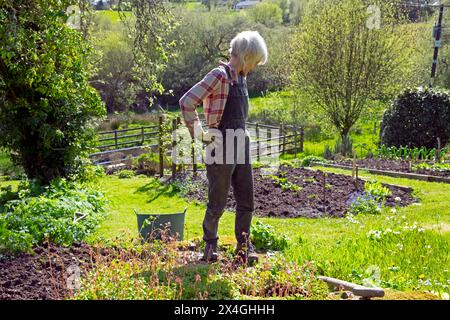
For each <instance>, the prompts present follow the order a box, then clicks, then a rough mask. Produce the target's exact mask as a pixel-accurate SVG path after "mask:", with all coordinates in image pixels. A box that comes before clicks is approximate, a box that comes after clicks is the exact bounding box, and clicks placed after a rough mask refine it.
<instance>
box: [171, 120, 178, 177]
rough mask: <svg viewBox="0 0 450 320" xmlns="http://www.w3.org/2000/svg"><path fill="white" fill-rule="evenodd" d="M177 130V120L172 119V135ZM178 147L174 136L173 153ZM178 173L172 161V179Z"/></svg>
mask: <svg viewBox="0 0 450 320" xmlns="http://www.w3.org/2000/svg"><path fill="white" fill-rule="evenodd" d="M175 130H177V119H172V134H173V133H174V132H175ZM176 145H177V142H176V141H175V139H173V136H172V152H173V150H174V149H175V146H176ZM176 172H177V165H176V164H175V162H174V161H173V159H172V179H173V178H175V173H176Z"/></svg>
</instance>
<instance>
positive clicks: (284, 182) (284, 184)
mask: <svg viewBox="0 0 450 320" xmlns="http://www.w3.org/2000/svg"><path fill="white" fill-rule="evenodd" d="M283 173H284V172H283V171H282V172H280V177H279V176H276V175H269V177H270V178H271V179H272V180H273V181H274V182H275V185H276V186H277V187H280V188H281V189H283V190H284V191H289V190H290V191H293V192H298V191H300V190H301V189H302V188H301V187H300V186H298V185H296V184H293V183H291V182H290V181H288V179H287V178H283V176H285V175H286V173H284V175H283Z"/></svg>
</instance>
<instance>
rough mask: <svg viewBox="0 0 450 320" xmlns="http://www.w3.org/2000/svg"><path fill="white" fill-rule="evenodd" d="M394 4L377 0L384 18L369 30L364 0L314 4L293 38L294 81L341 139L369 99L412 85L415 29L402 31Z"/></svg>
mask: <svg viewBox="0 0 450 320" xmlns="http://www.w3.org/2000/svg"><path fill="white" fill-rule="evenodd" d="M395 2H396V1H383V0H378V1H374V2H372V3H371V4H372V5H376V6H378V7H379V8H380V10H381V12H382V15H381V17H380V26H379V27H378V26H375V25H374V26H373V27H368V25H367V24H368V21H371V20H373V16H372V14H371V13H370V12H369V10H367V4H366V1H364V0H337V1H319V0H317V1H309V3H308V8H307V10H306V12H305V15H304V17H303V21H302V23H301V24H300V25H299V27H298V30H297V32H296V33H295V35H294V38H293V41H292V46H291V52H292V59H291V61H290V63H289V65H290V66H291V75H292V77H291V79H292V83H293V85H294V87H295V88H297V89H298V90H299V91H303V92H305V93H306V94H307V95H308V96H309V97H310V99H311V100H312V101H314V102H315V103H317V105H319V106H320V107H321V108H322V109H323V111H324V112H325V114H326V116H327V119H328V120H329V122H330V123H331V124H332V125H333V126H334V127H335V128H336V130H337V131H338V132H339V133H340V135H341V136H346V135H347V134H348V133H349V131H350V129H351V128H352V126H353V125H354V124H355V123H356V122H357V120H358V119H359V117H360V116H361V114H362V113H363V111H364V109H365V108H366V106H367V104H368V101H370V100H374V99H378V98H380V97H383V96H385V95H390V94H391V92H392V91H393V92H396V91H397V90H398V87H399V86H401V85H403V84H404V83H405V82H406V83H408V82H409V81H410V77H409V76H410V75H411V74H412V73H413V71H412V70H411V69H412V68H411V67H410V61H409V60H408V59H409V57H410V56H412V52H413V51H414V41H413V40H414V39H415V38H414V37H415V30H413V29H411V30H409V29H406V28H402V23H403V21H404V17H403V16H402V15H401V14H399V12H398V10H397V9H396V6H395ZM400 35H401V36H400ZM373 70H377V71H376V72H373Z"/></svg>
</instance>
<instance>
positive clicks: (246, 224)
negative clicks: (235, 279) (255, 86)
mask: <svg viewBox="0 0 450 320" xmlns="http://www.w3.org/2000/svg"><path fill="white" fill-rule="evenodd" d="M229 68H230V67H229V66H228V65H227V66H225V69H226V72H227V75H228V79H232V77H231V72H230V69H229ZM232 81H233V80H230V82H232ZM248 107H249V103H248V91H247V83H246V80H245V78H244V76H242V75H239V76H238V82H233V84H231V83H230V88H229V92H228V98H227V102H226V104H225V109H224V112H223V114H222V118H221V120H220V123H219V126H218V129H219V130H220V131H221V132H222V135H223V140H224V142H225V141H226V139H225V137H226V136H225V134H226V129H241V130H243V131H245V132H247V131H246V127H245V122H246V120H247V116H248ZM224 144H225V146H224V147H225V150H226V149H227V148H228V147H230V146H227V145H226V143H224ZM237 146H238V145H237V144H236V141H235V144H234V150H235V157H234V161H232V163H226V162H225V160H226V159H225V154H226V151H224V152H223V154H224V162H223V164H217V163H214V164H210V165H206V173H207V178H208V183H209V186H208V204H207V209H206V214H205V218H204V220H203V232H204V234H203V240H205V241H206V242H209V243H217V240H218V234H217V229H218V224H219V219H220V217H221V216H222V214H223V212H224V209H225V206H226V203H227V198H228V194H229V190H230V185H231V186H233V193H234V197H235V200H236V219H235V236H236V240H237V242H238V245H239V244H247V243H248V240H249V239H248V238H249V234H250V224H251V221H252V214H253V211H254V197H253V173H252V166H251V162H250V138H249V137H248V135H247V136H246V138H245V150H239V152H241V153H242V152H243V151H245V163H242V162H236V154H237V153H238V152H237V151H238V150H237ZM232 147H233V146H232ZM241 147H242V145H241ZM240 163H242V164H240Z"/></svg>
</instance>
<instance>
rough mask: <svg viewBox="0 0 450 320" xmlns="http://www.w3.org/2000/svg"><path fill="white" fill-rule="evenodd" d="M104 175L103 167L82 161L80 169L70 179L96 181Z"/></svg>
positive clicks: (82, 181) (86, 181)
mask: <svg viewBox="0 0 450 320" xmlns="http://www.w3.org/2000/svg"><path fill="white" fill-rule="evenodd" d="M105 176H106V172H105V168H104V167H102V166H97V165H92V164H91V163H90V162H84V164H83V166H82V167H81V169H80V170H79V171H78V172H77V173H76V174H74V175H72V176H70V179H71V180H73V181H77V182H80V183H97V182H98V180H99V179H101V178H104V177H105Z"/></svg>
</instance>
